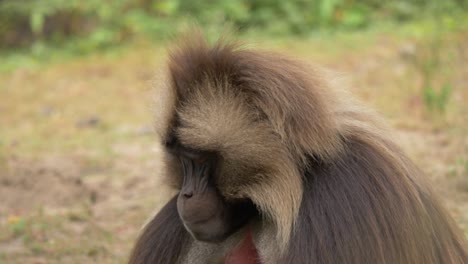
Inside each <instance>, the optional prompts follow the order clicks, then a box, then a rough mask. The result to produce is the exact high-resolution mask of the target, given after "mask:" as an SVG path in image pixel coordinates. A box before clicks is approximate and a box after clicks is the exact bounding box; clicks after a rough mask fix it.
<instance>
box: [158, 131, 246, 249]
mask: <svg viewBox="0 0 468 264" xmlns="http://www.w3.org/2000/svg"><path fill="white" fill-rule="evenodd" d="M166 146H167V148H168V149H169V150H170V152H171V153H172V155H174V156H175V157H176V159H177V160H178V166H180V168H181V173H182V177H183V179H182V184H181V186H180V193H179V195H178V198H177V210H178V213H179V216H180V218H181V220H182V222H183V224H184V226H185V228H186V229H187V231H189V233H190V234H191V235H192V236H193V237H194V238H195V239H197V240H200V241H205V242H221V241H223V240H224V239H226V238H227V237H228V236H230V235H231V234H232V233H234V232H235V231H237V230H238V229H239V228H240V227H242V226H243V225H244V224H245V223H246V222H247V221H248V219H250V218H251V217H252V216H253V215H254V214H255V206H254V205H253V204H252V202H251V201H250V200H249V199H236V200H231V201H226V199H225V197H223V196H222V195H221V194H220V192H219V190H218V188H217V186H216V180H217V178H218V177H219V173H220V169H219V168H220V163H221V162H222V161H221V159H222V158H221V157H220V155H219V154H218V153H216V152H212V151H202V150H196V149H193V148H189V147H187V146H184V145H183V144H181V143H180V142H179V141H178V140H177V139H176V138H175V137H173V138H172V139H171V140H170V141H168V142H167V144H166ZM176 166H177V165H176Z"/></svg>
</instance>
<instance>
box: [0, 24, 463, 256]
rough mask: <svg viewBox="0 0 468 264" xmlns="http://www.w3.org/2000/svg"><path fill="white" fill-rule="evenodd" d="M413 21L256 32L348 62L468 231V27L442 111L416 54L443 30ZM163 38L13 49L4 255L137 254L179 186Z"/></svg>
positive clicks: (5, 120) (0, 227)
mask: <svg viewBox="0 0 468 264" xmlns="http://www.w3.org/2000/svg"><path fill="white" fill-rule="evenodd" d="M411 27H412V26H411V25H410V26H405V27H401V28H399V27H393V28H392V27H390V26H389V28H388V29H387V28H383V29H382V30H381V31H379V30H368V31H366V32H356V33H336V34H332V33H329V34H325V35H324V37H320V36H311V37H308V38H304V39H298V38H285V37H283V38H276V39H274V40H273V39H269V38H263V37H253V36H245V37H244V39H245V40H246V42H249V43H251V42H254V43H255V44H253V45H249V46H253V47H260V48H264V49H274V50H277V51H280V52H287V53H289V54H292V55H294V56H297V57H300V58H303V59H306V60H309V61H313V62H316V63H319V64H323V65H325V66H327V67H329V68H332V69H334V70H336V71H337V72H338V73H339V75H340V76H341V77H344V79H346V81H345V83H346V84H347V85H348V86H349V87H350V89H351V90H352V91H353V92H354V93H355V94H356V96H357V97H359V98H361V99H362V100H363V101H365V102H366V103H367V104H369V105H371V106H373V107H374V108H376V109H377V110H378V111H379V112H381V113H382V114H383V115H384V116H385V117H386V118H387V119H388V120H389V121H390V123H391V124H392V125H393V126H394V127H396V134H395V138H396V139H397V140H398V142H399V143H400V145H402V146H403V148H404V149H405V150H406V151H407V152H408V153H409V155H410V156H411V157H412V158H413V159H414V160H415V161H416V163H417V164H418V165H420V166H421V167H422V168H423V170H424V171H425V172H427V174H428V175H429V176H430V177H431V179H432V180H433V181H434V182H435V183H436V184H435V185H436V187H437V188H438V191H439V192H441V193H442V195H443V199H444V202H445V203H446V205H447V207H448V208H449V210H450V212H451V214H452V215H453V216H454V217H455V219H456V220H457V222H458V223H459V224H460V225H461V226H462V227H463V228H464V230H465V232H467V231H468V203H467V202H466V201H468V199H467V198H468V187H467V186H468V179H467V177H468V176H467V170H468V165H467V164H468V159H467V156H468V153H467V148H466V131H468V130H467V129H468V127H467V126H468V124H467V123H466V116H468V109H467V107H466V102H467V101H468V89H466V85H465V84H466V83H467V81H468V79H467V78H468V72H467V69H466V65H467V62H468V57H467V54H462V53H463V50H464V49H467V48H468V46H467V43H468V39H467V38H466V36H467V34H466V31H463V30H462V31H458V30H452V31H449V32H444V39H446V40H447V41H445V42H444V43H443V44H441V45H443V46H442V48H443V52H442V53H443V54H442V55H443V56H446V55H447V54H449V53H450V52H452V51H453V52H456V54H457V56H456V57H455V59H453V60H451V61H450V64H446V65H444V67H446V68H449V70H450V75H449V77H448V79H449V81H450V83H451V85H452V91H451V94H450V98H449V99H448V103H447V107H446V111H445V113H444V114H442V115H434V114H433V113H431V112H430V111H428V110H427V108H426V106H425V104H424V98H423V97H424V93H423V87H422V86H421V78H422V77H421V74H420V71H418V69H417V68H415V67H414V65H413V64H412V62H411V60H410V59H408V57H407V55H408V54H407V53H409V55H410V56H413V55H414V56H417V55H418V52H419V50H418V48H416V50H412V48H413V47H419V46H418V45H424V43H425V41H426V40H427V39H429V38H430V37H431V36H430V34H426V35H424V34H420V32H419V31H423V30H421V29H419V31H418V32H419V33H418V34H415V33H414V32H413V31H414V29H411ZM397 29H398V30H397ZM163 46H164V45H158V44H153V43H150V42H146V41H137V42H134V43H132V44H127V45H124V46H122V47H119V48H116V49H113V50H111V51H107V52H104V53H101V52H96V53H90V54H87V55H85V56H67V55H63V56H62V55H54V56H52V58H50V59H37V58H34V56H33V57H28V56H27V55H24V54H23V55H19V53H17V54H16V55H15V54H13V55H11V54H10V55H9V57H8V56H7V57H6V61H7V63H6V64H7V66H5V67H4V68H3V69H2V70H3V72H1V73H0V93H1V97H0V169H1V170H0V199H6V198H8V200H5V201H7V202H5V203H4V204H0V263H92V262H94V263H124V262H125V259H126V257H127V254H128V252H129V250H130V248H131V245H132V243H133V241H134V239H135V237H136V235H137V233H138V230H139V227H140V226H141V224H142V223H144V221H145V219H146V218H147V217H148V216H149V215H150V214H151V212H153V211H154V210H155V209H158V208H159V207H160V206H161V205H162V203H163V202H164V201H165V200H167V199H168V197H169V194H170V193H169V192H168V191H167V190H165V189H163V188H162V187H161V185H160V181H159V177H158V175H159V174H161V173H164V168H163V166H162V161H161V151H160V149H159V145H158V143H157V138H156V137H155V135H153V133H152V132H151V131H152V127H153V125H154V124H155V123H157V120H153V118H152V111H153V108H154V107H155V106H154V105H152V100H151V98H152V96H154V95H155V94H156V95H157V92H158V90H157V89H154V90H153V89H152V86H153V84H154V82H155V80H156V78H155V76H157V69H158V68H159V67H160V66H161V65H163V62H164V60H165V56H166V54H165V51H164V47H163ZM408 47H409V49H408ZM449 51H450V52H449ZM65 53H66V52H65V51H59V52H58V53H57V54H65ZM18 56H19V57H18ZM20 57H21V58H22V59H21V61H16V60H17V59H18V58H20ZM24 61H30V62H32V63H29V62H27V63H26V64H23V63H24ZM434 74H435V77H440V76H439V75H438V73H437V72H435V73H434ZM443 77H444V78H445V77H446V76H443ZM436 79H437V78H436ZM2 193H3V196H2Z"/></svg>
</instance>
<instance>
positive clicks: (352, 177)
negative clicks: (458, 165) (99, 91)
mask: <svg viewBox="0 0 468 264" xmlns="http://www.w3.org/2000/svg"><path fill="white" fill-rule="evenodd" d="M329 75H330V74H329V73H327V72H326V71H324V70H322V69H320V68H318V67H315V66H310V65H306V64H303V63H301V62H298V61H296V60H293V59H290V58H287V57H284V56H281V55H278V54H274V53H267V52H259V51H252V50H246V49H241V48H239V46H237V45H236V44H232V43H229V42H226V41H219V42H218V43H217V44H214V45H212V46H210V45H208V44H207V43H206V42H205V41H204V40H203V37H200V36H199V34H198V35H197V36H196V37H191V38H188V39H185V41H182V42H181V44H180V45H179V46H177V48H175V49H173V50H172V52H171V54H170V60H169V64H168V79H169V80H168V82H167V85H166V88H165V89H164V91H163V92H162V93H163V94H161V95H160V99H161V102H160V104H158V107H160V108H159V110H160V111H159V116H158V122H159V123H163V126H162V127H163V129H161V130H160V131H159V133H160V135H161V138H162V140H163V142H164V144H165V148H166V149H167V152H168V155H169V156H170V157H172V159H173V161H174V160H175V162H172V163H171V164H172V165H171V167H172V168H173V171H174V172H173V173H171V174H169V175H168V176H169V177H168V178H169V180H170V183H171V184H172V186H175V187H176V189H177V190H178V194H177V195H175V197H173V198H172V199H171V200H170V201H169V202H168V203H167V204H166V205H165V206H164V207H163V208H162V209H161V210H160V212H159V213H158V214H157V215H156V216H155V217H154V218H153V219H152V220H151V221H150V222H149V223H148V224H147V225H146V227H145V228H144V230H143V231H142V234H141V235H140V238H139V239H138V241H137V243H136V245H135V247H134V250H133V252H132V254H131V257H130V263H132V264H141V263H158V264H161V263H168V264H172V263H190V264H198V263H227V264H234V263H237V264H240V263H242V264H250V263H268V264H269V263H281V264H291V263H294V264H302V263H314V264H318V263H326V264H337V263H346V264H349V263H355V264H362V263H388V264H395V263H399V264H403V263H408V264H415V263H424V264H429V263H468V254H467V247H466V242H465V240H464V238H463V234H462V232H461V231H460V230H459V229H457V228H456V227H455V226H454V223H453V220H452V219H451V218H450V217H449V216H448V214H447V212H446V211H445V210H444V209H443V208H442V206H441V204H440V203H439V201H437V199H436V198H435V197H434V194H433V192H432V190H431V189H430V187H428V185H427V184H426V182H425V180H424V178H423V176H422V175H421V172H420V171H419V170H418V169H417V168H416V167H415V165H414V164H413V163H412V162H411V161H410V160H408V158H407V157H406V156H405V155H404V153H402V151H401V150H400V149H399V148H398V147H397V146H396V145H395V144H394V143H393V142H392V141H391V139H390V137H389V136H387V135H386V132H385V131H386V129H385V128H384V127H383V126H382V125H381V123H380V121H379V119H378V118H376V117H375V116H374V115H373V114H372V113H371V112H370V111H368V110H366V109H364V108H362V107H360V106H358V104H356V103H353V102H352V100H351V97H350V96H349V95H347V94H344V93H343V92H342V91H338V89H336V86H337V85H336V84H335V83H333V82H332V81H331V80H333V78H330V77H329Z"/></svg>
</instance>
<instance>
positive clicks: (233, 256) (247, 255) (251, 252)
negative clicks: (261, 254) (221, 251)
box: [224, 231, 260, 264]
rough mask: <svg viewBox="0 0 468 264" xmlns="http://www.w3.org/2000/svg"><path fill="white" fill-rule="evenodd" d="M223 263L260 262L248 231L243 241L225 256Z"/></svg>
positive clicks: (247, 263) (258, 263)
mask: <svg viewBox="0 0 468 264" xmlns="http://www.w3.org/2000/svg"><path fill="white" fill-rule="evenodd" d="M224 264H260V261H259V259H258V253H257V249H256V248H255V245H254V243H253V241H252V233H251V232H250V231H248V232H247V235H246V236H245V238H244V241H242V243H241V244H240V245H239V246H238V247H236V248H235V249H234V250H233V251H231V252H230V253H229V254H228V255H227V256H226V258H225V259H224Z"/></svg>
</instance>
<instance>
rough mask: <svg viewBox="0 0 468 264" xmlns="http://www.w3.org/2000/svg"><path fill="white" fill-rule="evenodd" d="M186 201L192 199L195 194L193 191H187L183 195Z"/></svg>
mask: <svg viewBox="0 0 468 264" xmlns="http://www.w3.org/2000/svg"><path fill="white" fill-rule="evenodd" d="M182 195H183V196H184V198H185V199H188V198H191V197H192V196H193V192H191V191H186V192H184V193H183V194H182Z"/></svg>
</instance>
